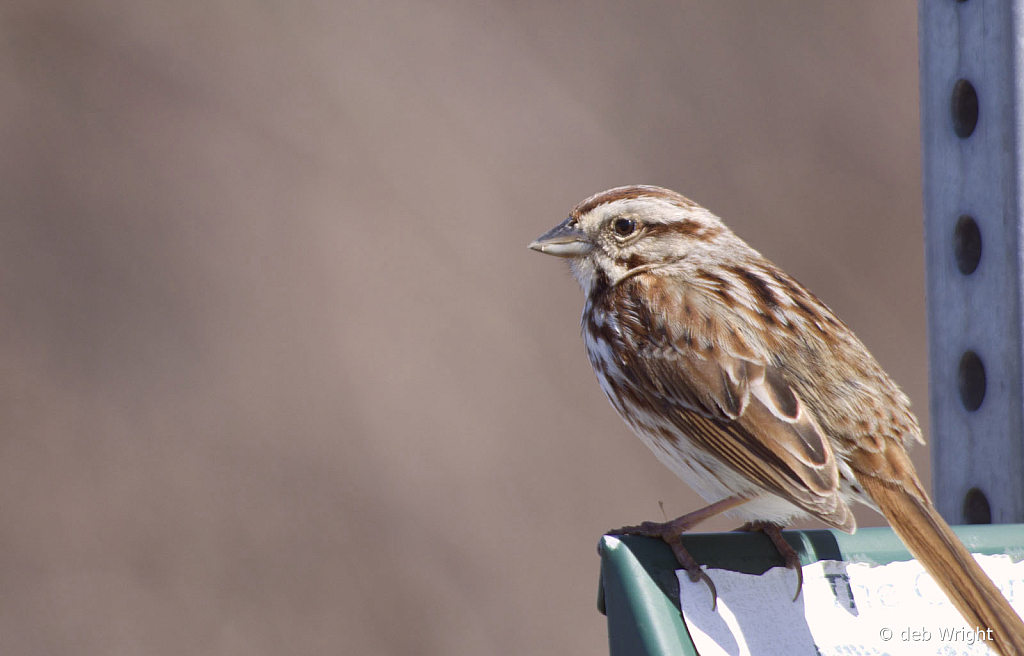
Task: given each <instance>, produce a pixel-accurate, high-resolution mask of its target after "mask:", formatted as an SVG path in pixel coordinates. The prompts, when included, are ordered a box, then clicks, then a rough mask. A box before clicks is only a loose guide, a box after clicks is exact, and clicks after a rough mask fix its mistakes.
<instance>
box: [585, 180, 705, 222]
mask: <svg viewBox="0 0 1024 656" xmlns="http://www.w3.org/2000/svg"><path fill="white" fill-rule="evenodd" d="M630 198H662V199H664V200H667V201H669V202H670V203H672V204H674V205H678V206H679V207H682V208H692V207H696V204H695V203H694V202H693V201H692V200H690V199H689V198H687V197H686V196H683V195H682V194H680V193H677V192H674V191H672V190H671V189H665V188H663V187H655V186H652V185H630V186H628V187H616V188H615V189H609V190H608V191H602V192H601V193H599V194H594V195H593V196H591V197H590V198H588V199H586V200H585V201H583V202H582V203H580V204H579V205H577V206H576V207H575V208H573V211H572V216H573V217H575V218H577V219H578V218H579V217H581V216H583V215H584V214H588V213H590V212H592V211H594V209H595V208H596V207H598V206H600V205H604V204H605V203H614V202H615V201H617V200H626V199H630Z"/></svg>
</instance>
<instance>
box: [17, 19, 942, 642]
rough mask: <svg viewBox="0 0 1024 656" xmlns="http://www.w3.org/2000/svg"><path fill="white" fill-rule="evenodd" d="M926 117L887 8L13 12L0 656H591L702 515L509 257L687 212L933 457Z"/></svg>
mask: <svg viewBox="0 0 1024 656" xmlns="http://www.w3.org/2000/svg"><path fill="white" fill-rule="evenodd" d="M917 85H918V82H917V45H916V3H914V2H910V1H909V0H908V1H906V2H897V3H890V2H872V3H817V2H781V3H779V2H776V3H771V4H770V5H768V4H765V3H760V2H753V1H747V2H720V3H710V2H698V1H691V0H687V1H686V2H682V3H680V2H656V3H644V4H642V5H629V6H628V7H627V6H626V4H625V3H617V2H611V1H607V2H597V3H592V4H589V5H587V6H584V5H579V4H576V3H550V2H539V1H534V2H521V3H511V2H506V3H466V2H398V3H374V2H359V1H355V2H341V3H329V2H306V1H303V0H299V1H298V2H290V3H285V2H263V3H242V2H237V1H235V0H214V1H213V2H177V3H169V2H167V3H165V2H160V3H137V2H128V1H126V0H106V1H98V2H92V3H69V2H56V1H52V0H51V1H49V2H47V1H44V0H36V1H31V0H28V1H18V0H12V1H9V2H6V3H4V4H3V5H2V7H0V88H2V96H0V130H2V132H0V134H2V151H0V167H2V175H0V198H2V211H3V218H2V222H0V303H2V306H0V349H2V350H0V357H2V366H0V372H2V373H0V385H2V388H0V389H2V395H0V399H2V401H0V402H2V408H3V424H2V425H3V435H2V439H0V449H2V452H0V492H2V497H0V498H2V501H0V503H2V505H0V530H2V532H3V533H2V535H0V553H2V558H0V585H2V589H3V595H2V596H0V636H2V638H0V641H2V643H3V651H4V652H5V653H10V654H82V655H92V654H96V655H99V654H141V653H145V654H180V653H195V654H282V653H288V654H340V653H345V654H406V653H417V654H556V653H557V654H595V653H598V654H600V653H604V652H605V650H606V638H605V628H604V621H603V618H602V617H601V616H600V615H599V614H598V612H597V611H596V609H595V599H596V593H597V574H598V558H597V556H596V553H595V545H596V543H597V540H598V537H599V536H600V534H601V533H602V532H603V531H604V530H606V529H609V528H611V527H614V526H619V525H622V524H625V523H630V522H635V521H639V520H643V519H658V518H660V517H661V513H660V511H659V509H658V505H657V502H658V501H659V500H662V501H664V502H665V506H666V511H667V512H668V513H670V515H675V514H678V513H681V512H683V511H685V510H688V509H692V508H694V507H696V504H697V499H696V497H695V496H694V495H692V494H691V493H690V492H689V490H688V489H687V488H686V487H685V486H684V485H683V484H682V483H680V482H678V481H677V480H676V479H675V478H674V477H673V476H672V475H671V474H670V473H669V472H668V471H667V470H664V469H662V468H661V466H660V465H658V463H657V462H656V461H655V459H654V458H653V456H651V455H650V454H649V453H648V452H647V451H646V450H645V448H644V447H643V445H642V444H641V443H640V442H639V441H638V440H636V439H635V438H634V437H633V436H632V435H631V434H630V433H629V431H628V429H627V428H626V427H625V426H624V425H623V424H622V423H621V422H620V421H619V419H618V418H617V417H616V416H615V415H614V412H613V411H612V409H611V407H610V406H609V405H608V403H607V402H606V401H605V399H604V398H603V396H602V395H601V392H600V390H599V388H598V385H597V384H596V381H595V380H594V376H593V374H592V372H591V371H590V366H589V364H588V363H587V361H586V357H585V355H584V351H583V347H582V344H581V343H580V339H579V334H578V332H579V329H578V317H579V313H580V310H581V308H582V295H581V293H580V291H579V289H578V288H577V287H576V285H575V283H574V282H573V281H572V280H571V278H570V277H569V275H568V273H567V272H566V271H565V269H564V267H563V266H561V264H560V263H559V262H557V261H555V260H553V259H552V258H546V257H542V256H540V255H538V254H536V253H532V252H529V251H528V250H527V249H526V244H527V243H528V242H529V241H530V240H531V239H533V238H534V237H536V236H538V235H539V234H540V233H541V232H543V231H544V230H546V229H548V228H549V227H551V226H552V225H554V224H555V223H557V222H558V221H560V220H561V219H562V218H563V217H564V216H565V215H566V213H567V212H568V211H569V209H570V208H571V207H572V206H573V205H574V204H575V203H576V202H577V201H579V200H581V199H582V198H584V197H585V196H587V195H589V194H591V193H593V192H596V191H599V190H601V189H604V188H607V187H611V186H615V185H620V184H626V183H634V182H647V183H653V184H660V185H664V186H668V187H672V188H675V189H678V190H680V191H682V192H684V193H686V194H687V195H689V196H691V197H692V198H694V199H695V200H697V201H699V202H701V203H703V204H704V205H706V206H708V207H710V208H711V209H712V210H714V211H715V212H717V213H718V214H720V215H721V216H723V217H724V218H725V219H726V220H727V221H728V222H729V223H730V224H731V225H732V226H733V228H734V229H735V230H736V231H737V232H738V233H739V234H740V235H741V236H743V237H744V238H746V239H747V240H748V241H750V242H751V243H753V244H754V245H755V247H757V248H759V249H760V250H761V251H762V252H764V253H765V254H766V255H768V256H769V257H770V258H772V259H773V260H775V261H776V262H777V263H778V264H780V265H782V266H783V267H784V268H786V269H787V270H789V271H790V273H792V274H793V275H795V276H796V277H797V278H798V279H800V280H802V281H803V282H804V283H805V284H807V285H808V286H809V287H811V288H812V289H813V290H814V291H816V292H817V293H818V294H819V295H820V296H822V297H823V298H825V299H826V301H827V302H829V303H830V305H832V306H833V308H834V309H835V310H836V311H837V312H838V313H839V314H840V315H841V316H843V317H844V318H845V319H846V320H847V322H848V323H849V324H850V325H851V326H852V327H853V328H854V329H855V330H856V331H857V333H858V334H859V335H860V336H861V338H862V339H863V340H864V341H865V342H866V343H867V345H868V346H869V347H870V348H871V349H872V350H873V351H874V353H875V354H876V356H877V357H878V359H879V360H880V361H881V362H882V364H883V365H884V366H885V367H886V368H887V369H888V370H889V372H890V373H891V374H892V375H893V376H894V377H895V378H896V379H897V380H898V381H899V382H900V383H901V384H903V385H904V387H905V388H906V390H907V391H908V393H909V394H910V396H911V397H912V398H913V400H914V402H915V407H916V408H917V410H918V412H919V414H920V415H921V418H922V419H923V420H926V419H927V407H926V400H927V399H926V361H925V355H926V345H925V327H924V287H923V255H922V253H923V248H922V244H921V215H920V214H921V208H920V182H919V154H918V124H917V119H918V106H917ZM915 460H916V462H917V463H918V464H919V466H921V467H924V468H927V451H926V450H925V449H918V450H917V451H916V452H915ZM861 517H862V521H863V520H866V523H873V524H877V523H878V518H877V517H876V516H873V515H871V514H862V515H861ZM732 524H733V523H732V522H728V521H719V522H717V523H713V524H712V525H710V526H709V528H710V529H715V530H718V529H728V528H732Z"/></svg>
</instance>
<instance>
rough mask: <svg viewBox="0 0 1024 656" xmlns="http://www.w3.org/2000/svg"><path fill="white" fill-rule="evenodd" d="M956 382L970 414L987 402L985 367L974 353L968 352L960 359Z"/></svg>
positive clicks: (962, 401) (961, 398)
mask: <svg viewBox="0 0 1024 656" xmlns="http://www.w3.org/2000/svg"><path fill="white" fill-rule="evenodd" d="M956 382H957V387H959V388H960V402H961V403H963V404H964V408H966V409H967V410H968V411H969V412H974V411H975V410H977V409H978V408H980V407H981V402H982V401H984V400H985V365H984V364H982V362H981V358H979V357H978V354H977V353H975V352H974V351H967V352H965V353H964V354H963V356H962V357H961V358H960V368H959V370H958V371H957V376H956Z"/></svg>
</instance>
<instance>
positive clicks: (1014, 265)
mask: <svg viewBox="0 0 1024 656" xmlns="http://www.w3.org/2000/svg"><path fill="white" fill-rule="evenodd" d="M918 17H919V39H920V57H921V147H922V161H921V169H922V176H923V183H924V228H925V230H924V232H925V261H926V264H927V292H928V332H929V342H930V345H929V359H930V366H931V376H930V378H931V379H930V388H931V419H932V421H931V441H932V464H933V481H934V485H933V487H934V495H935V503H936V505H937V506H938V508H939V511H940V512H941V513H942V515H943V516H944V517H945V518H946V519H947V520H948V521H950V522H951V523H989V522H992V523H1007V522H1022V521H1024V425H1022V420H1024V400H1022V371H1024V368H1022V363H1024V350H1022V345H1024V328H1022V325H1021V302H1022V292H1024V284H1022V274H1024V259H1022V256H1021V246H1022V244H1024V240H1022V234H1021V226H1022V222H1021V219H1022V217H1024V178H1022V167H1021V162H1022V153H1021V148H1022V147H1024V139H1022V137H1024V106H1022V100H1024V40H1022V39H1024V0H963V1H959V0H920V1H919V5H918Z"/></svg>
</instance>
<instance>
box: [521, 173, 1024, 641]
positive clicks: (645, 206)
mask: <svg viewBox="0 0 1024 656" xmlns="http://www.w3.org/2000/svg"><path fill="white" fill-rule="evenodd" d="M530 248H532V249H534V250H537V251H540V252H542V253H547V254H549V255H555V256H558V257H564V258H567V259H568V260H569V263H570V266H571V269H572V273H573V275H574V276H575V277H576V279H577V280H578V281H579V283H580V285H581V286H582V287H583V291H584V293H585V294H586V305H585V306H584V309H583V317H582V332H583V339H584V341H585V343H586V349H587V354H588V355H589V357H590V363H591V365H593V367H594V371H595V373H596V374H597V378H598V380H599V381H600V384H601V389H602V390H604V392H605V394H606V395H607V396H608V399H609V400H610V401H611V403H612V405H613V406H614V407H615V409H616V411H617V412H618V413H619V415H620V416H621V417H622V418H623V419H624V420H625V421H626V423H627V424H629V425H630V427H631V428H632V429H633V430H634V431H635V432H636V434H637V435H639V436H640V438H641V439H642V440H643V441H644V443H645V444H647V446H648V447H650V449H651V450H652V451H653V452H654V454H655V455H656V456H657V457H658V459H659V460H660V461H661V462H662V463H663V464H665V465H666V466H667V467H668V468H669V469H671V470H672V471H673V472H674V473H675V474H676V475H677V476H679V477H680V478H682V479H683V480H685V481H686V482H687V483H689V484H690V485H691V486H692V487H693V488H694V489H695V490H696V491H697V492H698V493H699V494H700V495H701V497H703V498H704V499H705V500H706V501H708V502H713V503H712V505H710V506H708V507H707V508H705V509H702V510H699V511H697V512H695V513H690V514H688V515H684V516H683V517H681V518H679V519H677V520H674V521H672V522H666V523H664V524H655V523H650V522H647V523H644V524H642V525H639V526H636V527H626V530H627V532H634V533H641V534H645V535H651V536H657V537H661V538H662V539H664V540H665V541H666V542H668V543H669V544H671V545H672V546H673V549H674V550H675V552H676V554H677V556H679V558H680V562H682V563H683V565H684V566H686V567H687V569H690V571H691V575H692V574H694V567H696V564H695V563H693V562H692V559H690V560H689V561H688V560H687V559H688V558H689V556H688V554H686V553H685V550H683V548H682V545H681V544H680V541H679V533H680V532H681V531H682V530H685V529H687V528H690V527H692V526H693V525H694V524H696V523H697V522H699V521H701V520H702V519H705V518H707V517H710V516H712V515H714V514H717V513H719V512H726V513H727V514H731V515H732V516H736V517H739V518H741V519H743V520H746V521H748V522H750V523H751V525H752V526H755V527H760V528H765V527H767V528H768V529H769V530H768V533H769V535H770V536H772V535H773V534H774V535H773V539H774V540H776V544H778V543H779V542H782V540H781V538H780V537H779V535H778V527H779V526H782V525H784V524H786V523H787V522H789V521H790V520H791V519H793V518H797V517H804V516H813V517H817V518H818V519H820V520H821V521H823V522H825V523H826V524H828V525H829V526H832V527H835V528H838V529H842V530H844V531H847V532H851V533H852V532H853V531H854V529H855V528H856V522H855V520H854V517H853V513H852V512H851V511H850V506H851V505H852V504H853V503H855V502H856V503H863V504H865V505H868V506H870V507H872V508H874V509H876V510H879V511H881V513H882V514H883V515H885V517H886V519H887V520H888V521H889V523H890V524H891V525H892V527H893V530H894V531H895V532H896V534H897V535H899V536H900V538H901V539H902V540H903V542H904V543H905V544H906V545H907V547H908V548H909V549H910V552H911V553H912V554H913V555H914V556H915V557H916V558H917V559H918V560H919V561H920V562H921V563H922V564H923V565H924V567H925V568H926V569H927V570H928V572H929V573H930V574H931V575H932V577H934V579H935V580H936V582H937V583H938V584H939V585H940V587H941V588H942V589H943V590H944V591H945V593H946V595H947V596H948V597H949V598H950V600H951V601H952V602H953V604H954V605H955V606H956V607H957V608H958V609H959V610H960V612H961V614H962V615H963V616H964V618H965V619H966V620H967V621H968V622H970V623H971V624H972V625H974V626H984V627H986V628H991V629H993V633H994V636H995V645H996V647H997V648H998V649H999V651H1000V652H1001V653H1003V654H1024V623H1022V622H1021V619H1020V617H1018V616H1017V614H1016V613H1015V612H1014V611H1013V609H1012V608H1011V607H1010V605H1009V604H1008V603H1007V601H1006V599H1005V598H1004V597H1003V595H1002V594H1001V593H1000V592H999V589H998V588H997V587H996V586H995V584H993V583H992V581H991V580H990V579H989V578H988V577H987V576H986V575H985V573H984V572H983V571H982V570H981V568H980V567H979V566H978V564H977V563H976V562H975V560H974V559H973V558H972V556H971V555H970V553H969V552H968V551H967V549H966V548H965V547H964V546H963V545H962V544H961V543H960V541H959V540H958V539H957V538H956V536H955V535H954V534H953V532H952V531H951V530H950V528H949V526H948V525H947V524H946V523H945V522H944V521H943V520H942V518H941V517H940V516H939V514H938V512H937V511H936V510H935V508H934V506H933V505H932V503H931V501H930V500H929V498H928V494H927V492H926V491H925V489H924V487H923V486H922V484H921V482H920V480H919V479H918V477H917V474H916V472H915V471H914V468H913V465H912V464H911V462H910V458H909V457H908V455H907V447H908V446H909V445H910V444H912V443H913V442H922V443H923V440H922V438H921V431H920V428H919V427H918V424H917V420H916V419H915V417H914V415H913V414H912V413H911V411H910V407H909V406H910V402H909V400H908V399H907V397H906V396H905V395H904V394H903V392H902V391H900V389H899V387H897V385H896V383H894V382H893V381H892V379H890V378H889V376H887V375H886V373H885V372H884V371H882V368H881V367H880V366H879V365H878V363H877V362H876V361H875V359H874V358H873V357H872V356H871V354H870V353H868V351H867V349H866V348H865V347H864V345H863V344H861V342H860V341H859V340H858V339H857V338H856V337H855V336H854V335H853V333H852V332H851V331H850V329H849V328H847V326H846V324H844V323H843V322H842V321H840V320H839V318H838V317H836V316H835V314H833V312H832V311H831V310H830V309H829V308H828V307H827V306H826V305H825V304H824V303H822V302H821V301H819V300H818V298H817V297H815V296H814V295H813V294H812V293H810V292H809V291H807V289H806V288H804V286H803V285H801V284H800V283H798V282H797V281H796V280H794V279H793V278H791V277H790V276H789V275H787V274H786V273H785V272H783V271H782V270H781V269H779V268H778V267H776V266H775V265H773V264H772V263H771V262H769V261H768V260H767V259H765V258H764V257H763V256H762V255H761V254H760V253H758V252H757V251H755V250H754V249H752V248H751V247H750V246H748V245H747V244H746V242H744V241H743V240H741V239H740V238H739V237H737V236H736V235H735V234H733V232H732V231H731V230H729V228H727V227H726V226H725V224H723V223H722V221H721V220H720V219H718V218H717V217H716V216H714V215H713V214H711V212H709V211H708V210H706V209H704V208H703V207H701V206H700V205H697V204H696V203H694V202H693V201H691V200H689V199H687V198H685V197H684V196H682V195H680V194H677V193H675V192H673V191H669V190H668V189H662V188H660V187H651V186H629V187H619V188H616V189H611V190H608V191H604V192H602V193H599V194H596V195H595V196H592V197H590V198H588V199H587V200H585V201H583V202H582V203H580V204H579V205H577V206H576V207H575V209H573V211H572V213H571V214H570V215H569V218H568V219H566V220H565V221H564V222H562V223H561V224H559V225H558V226H556V227H555V228H553V229H551V230H550V231H548V232H547V233H545V234H544V235H543V236H541V237H540V238H539V239H537V240H536V241H534V242H533V243H532V244H530ZM630 529H631V530H630ZM784 544H785V543H784V542H783V543H782V545H784ZM782 545H780V546H782ZM698 569H699V568H698Z"/></svg>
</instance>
